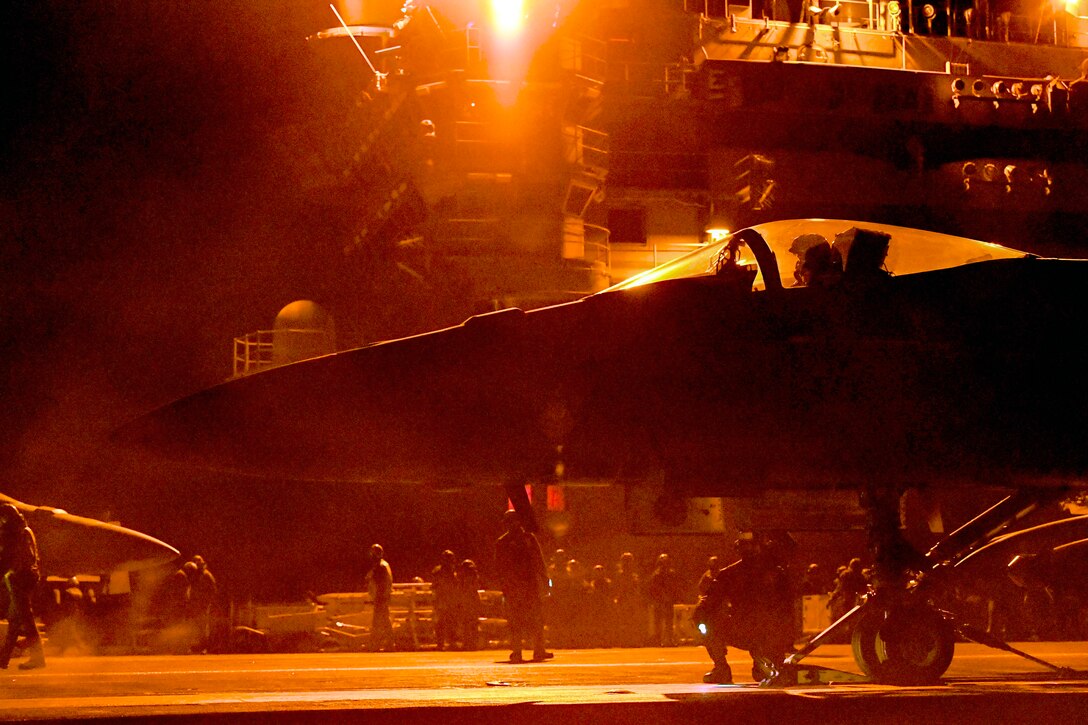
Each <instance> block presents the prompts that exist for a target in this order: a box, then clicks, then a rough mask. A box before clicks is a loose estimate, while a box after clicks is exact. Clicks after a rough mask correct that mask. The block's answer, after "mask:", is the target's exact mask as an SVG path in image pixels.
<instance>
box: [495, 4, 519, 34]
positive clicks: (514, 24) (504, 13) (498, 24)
mask: <svg viewBox="0 0 1088 725" xmlns="http://www.w3.org/2000/svg"><path fill="white" fill-rule="evenodd" d="M491 18H492V21H493V22H494V24H495V30H496V32H497V33H498V34H499V35H501V36H504V37H510V36H512V35H517V34H518V33H520V32H521V28H522V25H523V24H524V22H525V3H524V2H522V0H491Z"/></svg>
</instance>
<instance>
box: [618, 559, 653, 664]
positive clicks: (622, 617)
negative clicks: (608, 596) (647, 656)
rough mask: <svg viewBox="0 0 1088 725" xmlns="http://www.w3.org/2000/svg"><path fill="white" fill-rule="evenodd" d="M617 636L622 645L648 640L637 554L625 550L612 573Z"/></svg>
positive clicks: (635, 644)
mask: <svg viewBox="0 0 1088 725" xmlns="http://www.w3.org/2000/svg"><path fill="white" fill-rule="evenodd" d="M612 601H613V602H615V612H616V625H617V636H618V638H619V644H620V646H621V647H639V646H641V645H642V644H643V643H645V641H646V608H645V605H644V603H643V599H642V587H641V582H640V580H639V575H638V572H637V571H635V556H634V554H632V553H631V552H629V551H625V552H624V553H623V555H622V556H621V557H620V560H619V563H618V564H617V565H616V572H615V574H613V575H612Z"/></svg>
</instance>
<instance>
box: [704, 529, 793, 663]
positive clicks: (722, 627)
mask: <svg viewBox="0 0 1088 725" xmlns="http://www.w3.org/2000/svg"><path fill="white" fill-rule="evenodd" d="M736 547H737V553H738V554H739V555H740V560H739V561H736V562H734V563H732V564H730V565H729V566H727V567H725V568H724V569H722V570H721V571H720V572H719V573H718V575H717V576H716V577H714V581H713V582H712V583H711V585H710V590H709V591H708V592H707V594H706V595H705V596H703V597H701V598H700V600H699V603H698V604H697V605H696V610H695V614H694V617H695V621H696V622H697V623H699V624H700V625H701V631H703V632H704V637H705V638H704V645H705V646H706V650H707V653H708V654H709V655H710V658H711V660H713V662H714V669H712V670H711V671H710V672H708V673H706V675H704V676H703V681H704V682H714V683H723V684H724V683H729V682H732V681H733V673H732V671H731V670H730V668H729V663H728V662H727V660H726V654H727V650H728V647H729V646H730V645H732V646H734V647H738V648H740V649H744V650H748V652H749V653H750V654H751V655H752V677H753V678H754V679H755V680H757V681H760V682H761V683H763V684H780V683H782V678H783V677H784V675H783V671H784V669H785V668H784V665H783V662H784V660H785V657H786V653H787V652H789V651H790V650H791V648H792V645H793V635H794V627H793V599H792V590H791V587H790V585H789V578H788V576H787V575H786V571H785V569H784V568H783V567H782V566H781V565H780V564H779V563H778V562H777V561H776V560H775V559H774V557H772V556H770V555H769V554H767V553H766V552H765V551H763V550H762V548H761V547H760V545H759V544H758V543H757V542H755V541H754V540H752V539H747V538H742V539H739V540H738V541H737V542H736Z"/></svg>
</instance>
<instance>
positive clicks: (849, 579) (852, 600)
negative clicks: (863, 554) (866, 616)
mask: <svg viewBox="0 0 1088 725" xmlns="http://www.w3.org/2000/svg"><path fill="white" fill-rule="evenodd" d="M868 589H869V582H868V581H866V579H865V574H864V573H863V572H862V566H861V559H859V558H857V557H854V558H853V559H851V560H850V563H849V564H848V565H847V566H846V571H844V572H842V574H840V575H839V578H838V581H836V582H835V589H834V590H833V591H832V592H831V601H830V602H829V605H828V606H830V607H831V620H832V621H836V620H837V619H838V618H839V617H841V616H842V615H844V614H846V613H847V612H849V611H850V610H851V609H853V608H854V607H855V606H856V605H857V604H860V603H861V595H862V594H864V593H865V592H866V591H868Z"/></svg>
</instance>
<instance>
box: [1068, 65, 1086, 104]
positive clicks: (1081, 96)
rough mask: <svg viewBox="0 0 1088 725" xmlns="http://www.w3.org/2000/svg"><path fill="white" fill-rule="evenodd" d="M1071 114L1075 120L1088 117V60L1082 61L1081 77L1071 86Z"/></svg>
mask: <svg viewBox="0 0 1088 725" xmlns="http://www.w3.org/2000/svg"><path fill="white" fill-rule="evenodd" d="M1069 113H1070V114H1072V115H1073V116H1074V118H1076V117H1080V118H1084V117H1085V116H1086V115H1088V58H1085V59H1084V60H1083V61H1081V64H1080V75H1079V76H1077V78H1076V80H1074V81H1072V82H1071V83H1070V84H1069Z"/></svg>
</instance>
